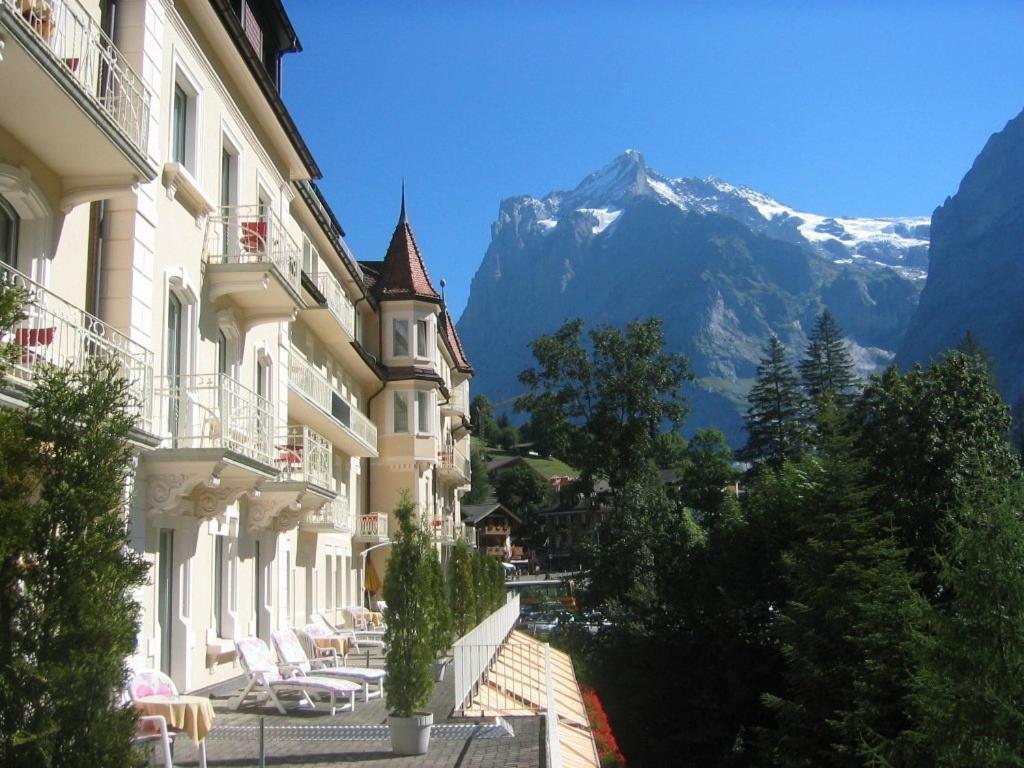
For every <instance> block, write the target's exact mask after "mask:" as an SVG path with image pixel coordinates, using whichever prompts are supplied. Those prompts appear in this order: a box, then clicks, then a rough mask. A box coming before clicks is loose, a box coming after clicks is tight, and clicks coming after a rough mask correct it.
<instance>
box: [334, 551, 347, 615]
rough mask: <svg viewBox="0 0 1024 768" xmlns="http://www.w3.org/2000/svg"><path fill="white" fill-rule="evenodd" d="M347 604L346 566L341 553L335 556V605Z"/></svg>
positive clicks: (338, 606) (339, 606) (336, 606)
mask: <svg viewBox="0 0 1024 768" xmlns="http://www.w3.org/2000/svg"><path fill="white" fill-rule="evenodd" d="M344 605H345V568H344V563H343V561H342V559H341V555H335V556H334V607H335V608H341V607H343V606H344Z"/></svg>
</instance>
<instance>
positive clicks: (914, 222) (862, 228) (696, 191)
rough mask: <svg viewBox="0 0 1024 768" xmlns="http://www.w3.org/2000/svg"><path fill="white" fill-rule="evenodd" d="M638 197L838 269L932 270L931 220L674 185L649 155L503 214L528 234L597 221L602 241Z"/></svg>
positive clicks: (619, 162) (718, 187) (680, 181)
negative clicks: (811, 207) (798, 250)
mask: <svg viewBox="0 0 1024 768" xmlns="http://www.w3.org/2000/svg"><path fill="white" fill-rule="evenodd" d="M638 197H648V198H650V199H652V200H656V201H657V202H659V203H660V204H663V205H673V206H675V207H677V208H679V209H680V210H682V211H687V212H692V213H704V214H707V213H717V214H720V215H722V216H728V217H729V218H732V219H736V220H737V221H739V222H741V223H743V224H744V225H745V226H747V227H749V228H750V229H751V230H753V231H755V232H759V233H763V234H766V235H768V236H769V237H774V238H777V239H779V240H785V241H786V242H791V243H795V244H798V245H805V246H807V247H809V248H810V249H811V250H813V251H814V252H815V253H817V254H818V255H819V256H821V257H822V258H825V259H828V260H830V261H834V262H836V263H838V264H845V263H850V262H852V261H857V262H861V263H863V264H865V265H867V266H879V267H892V268H893V269H896V270H897V271H898V272H899V273H900V274H902V275H903V276H904V277H908V278H910V279H914V280H919V279H921V280H923V279H924V277H925V276H926V274H927V267H928V230H929V224H930V217H928V216H917V217H901V218H881V219H879V218H862V217H848V216H824V215H821V214H817V213H808V212H806V211H798V210H796V209H795V208H791V207H790V206H787V205H784V204H783V203H780V202H779V201H777V200H775V199H773V198H772V197H769V196H768V195H766V194H764V193H762V192H758V191H756V190H753V189H750V188H749V187H742V186H734V185H732V184H729V183H727V182H725V181H722V180H720V179H716V178H713V177H709V178H705V179H699V178H688V177H679V178H668V177H666V176H662V175H661V174H659V173H658V172H657V171H655V170H653V169H651V168H649V167H648V166H647V164H646V162H645V161H644V158H643V155H641V154H640V153H639V152H637V151H636V150H633V149H627V150H626V151H625V152H624V153H623V154H622V155H620V156H619V157H618V158H616V159H615V160H614V161H613V162H611V163H610V164H609V165H607V166H606V167H604V168H603V169H601V170H600V171H597V172H595V173H592V174H590V175H589V176H587V178H585V179H584V180H583V181H582V182H580V184H579V185H578V186H577V187H576V188H575V189H574V190H572V191H571V192H552V193H550V194H549V195H547V196H546V197H543V198H541V199H537V198H533V197H522V198H513V199H512V200H510V201H508V202H509V203H511V209H510V210H507V211H506V209H505V206H503V207H502V215H507V216H508V217H509V218H510V219H512V218H519V219H520V220H521V221H522V223H523V224H524V225H526V226H527V228H531V227H533V228H535V229H536V231H538V232H541V233H548V232H551V231H552V230H554V228H555V227H556V226H558V224H559V222H561V221H563V220H566V219H568V220H571V221H573V222H574V223H575V222H577V221H578V220H579V219H580V217H581V216H582V218H583V220H584V221H586V220H588V219H589V220H590V231H591V234H593V235H599V234H601V233H603V232H605V231H606V230H608V228H609V227H611V226H613V225H614V224H615V221H616V219H618V217H619V215H620V214H621V213H622V208H623V206H625V205H628V203H629V202H630V201H631V200H634V199H636V198H638Z"/></svg>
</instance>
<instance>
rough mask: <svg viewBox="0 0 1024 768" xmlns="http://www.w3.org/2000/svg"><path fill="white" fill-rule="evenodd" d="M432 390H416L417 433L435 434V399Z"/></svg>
mask: <svg viewBox="0 0 1024 768" xmlns="http://www.w3.org/2000/svg"><path fill="white" fill-rule="evenodd" d="M432 395H433V393H432V392H426V391H424V390H422V389H418V390H416V395H415V397H414V398H413V400H414V401H415V403H416V434H417V435H433V434H434V419H433V401H434V398H433V397H432Z"/></svg>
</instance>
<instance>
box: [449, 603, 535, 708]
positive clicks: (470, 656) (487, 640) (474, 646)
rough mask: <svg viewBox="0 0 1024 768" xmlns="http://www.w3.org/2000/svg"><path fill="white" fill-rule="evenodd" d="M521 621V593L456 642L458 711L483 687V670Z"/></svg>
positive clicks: (489, 664)
mask: <svg viewBox="0 0 1024 768" xmlns="http://www.w3.org/2000/svg"><path fill="white" fill-rule="evenodd" d="M518 620H519V595H518V594H516V595H514V596H513V597H512V598H511V599H509V600H508V601H507V602H506V603H505V604H504V605H503V606H501V607H500V608H499V609H498V610H496V611H495V612H494V613H492V614H491V615H490V616H488V617H487V618H486V619H484V620H483V621H482V622H480V623H479V624H477V625H476V626H475V627H474V628H473V629H471V630H470V631H469V632H467V633H466V634H465V635H463V636H462V637H460V638H459V639H458V640H456V641H455V645H454V646H453V650H454V652H455V660H454V664H453V666H454V667H455V711H456V712H458V713H461V712H462V711H463V710H464V709H465V708H467V707H468V706H469V705H470V702H471V701H472V700H473V697H474V695H476V694H477V692H478V691H479V690H481V688H482V686H481V683H482V682H483V678H484V673H485V672H486V671H487V670H488V669H489V668H490V667H491V665H492V664H493V663H494V659H495V657H497V655H498V652H499V651H500V650H501V649H502V646H504V645H505V641H506V640H508V636H509V635H510V634H511V633H512V630H513V629H514V628H515V626H516V621H518Z"/></svg>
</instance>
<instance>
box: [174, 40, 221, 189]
mask: <svg viewBox="0 0 1024 768" xmlns="http://www.w3.org/2000/svg"><path fill="white" fill-rule="evenodd" d="M171 72H172V76H171V94H170V95H171V98H170V99H168V101H169V102H170V104H169V112H168V115H167V125H168V127H169V130H168V135H167V159H168V161H169V162H172V163H174V162H177V163H179V165H180V166H181V167H182V168H183V169H184V170H185V171H186V172H187V173H188V175H189V176H191V177H192V180H193V181H198V179H199V175H200V174H199V169H200V166H201V164H200V163H199V158H200V157H201V156H202V154H201V149H202V146H201V135H202V132H201V131H200V130H199V126H200V125H201V122H200V121H201V119H202V101H203V89H202V87H201V86H200V85H199V81H198V79H197V78H196V77H195V76H194V75H193V74H192V73H191V72H190V71H189V70H188V67H186V66H185V64H184V62H183V61H182V60H181V58H180V57H178V56H177V55H175V57H174V65H173V66H172V68H171ZM175 87H179V88H181V90H182V92H184V94H185V99H186V103H185V147H184V150H185V157H184V158H183V160H184V162H180V161H178V160H177V159H176V158H175V157H174V92H175ZM218 175H219V158H218ZM197 186H198V185H197Z"/></svg>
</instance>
